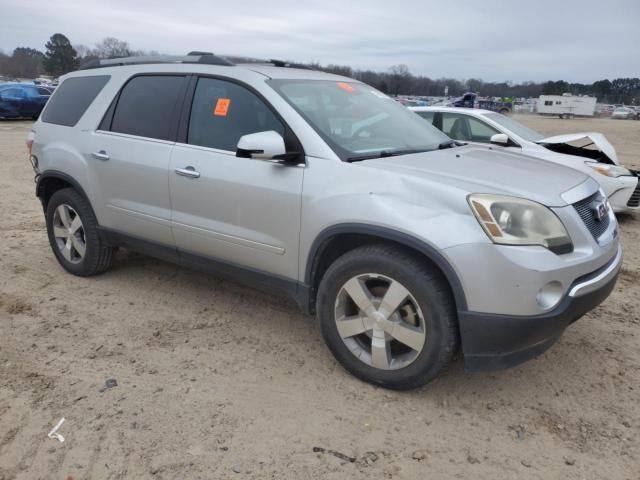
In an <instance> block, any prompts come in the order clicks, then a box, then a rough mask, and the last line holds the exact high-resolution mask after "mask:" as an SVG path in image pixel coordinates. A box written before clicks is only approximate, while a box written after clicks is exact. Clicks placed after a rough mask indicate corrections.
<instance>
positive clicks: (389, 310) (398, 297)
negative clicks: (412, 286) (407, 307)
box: [378, 281, 409, 318]
mask: <svg viewBox="0 0 640 480" xmlns="http://www.w3.org/2000/svg"><path fill="white" fill-rule="evenodd" d="M408 296H409V290H407V289H406V288H405V287H403V286H402V285H401V284H400V282H395V281H392V282H391V284H390V285H389V288H388V289H387V292H386V293H385V294H384V297H383V298H382V302H381V303H380V308H378V312H380V313H381V314H383V315H384V318H389V317H390V316H391V315H392V314H393V313H394V312H395V311H396V310H397V309H398V307H399V306H400V305H402V303H403V302H404V301H405V300H406V299H407V297H408Z"/></svg>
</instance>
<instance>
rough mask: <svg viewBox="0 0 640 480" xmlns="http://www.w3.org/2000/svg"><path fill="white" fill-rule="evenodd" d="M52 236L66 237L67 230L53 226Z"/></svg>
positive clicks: (67, 234)
mask: <svg viewBox="0 0 640 480" xmlns="http://www.w3.org/2000/svg"><path fill="white" fill-rule="evenodd" d="M53 236H54V237H55V238H64V239H66V238H67V237H68V236H69V230H67V229H66V228H64V227H58V226H55V225H54V226H53Z"/></svg>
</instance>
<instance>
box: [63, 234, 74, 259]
mask: <svg viewBox="0 0 640 480" xmlns="http://www.w3.org/2000/svg"><path fill="white" fill-rule="evenodd" d="M71 246H72V243H71V238H70V237H67V241H66V242H65V244H64V247H63V248H62V256H63V257H64V258H66V259H67V260H68V261H71Z"/></svg>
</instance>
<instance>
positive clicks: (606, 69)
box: [0, 0, 640, 82]
mask: <svg viewBox="0 0 640 480" xmlns="http://www.w3.org/2000/svg"><path fill="white" fill-rule="evenodd" d="M56 32H60V33H64V34H65V35H66V36H67V37H69V39H70V40H71V43H73V44H84V45H87V46H91V47H93V46H94V44H95V43H96V42H98V41H99V40H101V39H102V38H103V37H106V36H113V37H117V38H119V39H121V40H125V41H127V42H129V44H130V46H131V47H132V48H134V49H145V50H158V51H161V52H163V53H176V54H183V53H186V52H187V51H189V50H206V51H212V52H215V53H226V54H235V55H244V56H253V57H259V58H281V59H288V60H295V61H300V62H308V61H317V62H320V63H322V64H325V65H326V64H329V63H333V64H341V65H351V66H353V67H356V68H362V69H373V70H377V71H384V70H387V69H388V67H389V66H391V65H396V64H401V63H404V64H406V65H407V66H408V67H409V70H410V71H411V72H412V73H414V74H423V75H427V76H430V77H432V78H439V77H445V76H447V77H454V78H459V79H467V78H472V77H473V78H481V79H483V80H487V81H490V80H512V81H517V82H519V81H524V80H534V81H540V80H548V79H554V80H559V79H564V80H567V81H576V82H593V81H594V80H599V79H602V78H610V79H612V78H616V77H638V76H640V50H639V48H640V0H608V1H606V2H605V1H601V0H582V1H577V0H576V1H574V0H553V1H548V0H534V1H524V0H517V1H514V0H502V1H500V0H478V1H475V0H456V1H442V0H366V1H353V0H352V1H349V0H340V1H334V0H323V1H315V0H314V1H305V0H297V1H296V0H234V1H215V0H182V1H178V0H100V1H99V0H45V1H34V0H0V49H2V50H4V51H5V52H6V53H10V52H11V51H12V50H13V49H14V48H15V47H17V46H28V47H33V48H37V49H40V50H44V44H45V42H46V41H47V39H48V38H49V37H50V36H51V35H52V34H53V33H56Z"/></svg>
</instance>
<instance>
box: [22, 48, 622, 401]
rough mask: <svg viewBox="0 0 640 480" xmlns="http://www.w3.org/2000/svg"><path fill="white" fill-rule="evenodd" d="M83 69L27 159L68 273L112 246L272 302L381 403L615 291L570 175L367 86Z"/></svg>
mask: <svg viewBox="0 0 640 480" xmlns="http://www.w3.org/2000/svg"><path fill="white" fill-rule="evenodd" d="M90 67H91V68H89V69H86V70H81V71H78V72H73V73H71V74H69V75H66V76H64V77H63V78H62V82H61V84H60V86H59V87H58V88H57V89H56V91H55V93H54V94H53V97H52V98H51V101H50V102H49V103H48V104H47V107H46V108H45V110H44V112H43V114H42V116H41V117H40V119H39V120H38V122H36V123H35V124H34V126H33V130H32V132H31V134H30V135H29V138H28V142H27V145H28V147H29V148H30V152H29V153H30V160H31V163H32V165H33V167H34V170H35V172H36V179H37V186H36V193H37V195H38V197H39V198H40V200H41V202H42V206H43V209H44V213H45V220H46V226H47V227H46V228H47V232H48V236H49V243H50V246H51V249H52V251H53V254H54V255H55V257H56V259H57V260H58V261H59V263H60V264H61V265H62V267H63V268H64V269H66V270H67V271H69V272H70V273H72V274H75V275H79V276H89V275H95V274H98V273H100V272H103V271H105V270H106V269H108V268H109V267H110V266H111V264H112V263H113V259H114V252H115V249H116V248H117V247H118V246H126V247H127V248H133V249H135V250H140V251H143V252H146V253H148V254H151V255H156V256H158V257H161V258H164V259H167V260H171V261H174V262H177V263H180V264H182V265H185V266H189V267H193V268H199V269H204V270H206V271H211V272H214V273H217V274H218V275H224V276H229V277H231V278H234V279H236V280H241V281H244V282H249V283H251V284H253V285H255V286H258V287H259V288H263V289H272V290H276V291H280V292H285V293H287V294H289V295H291V296H292V297H293V298H294V299H295V300H296V301H297V303H298V304H299V305H300V306H301V308H302V309H303V310H304V311H305V312H308V313H315V314H316V315H317V317H318V319H319V323H320V329H321V331H322V334H323V336H324V338H325V341H326V343H327V345H328V347H329V349H330V350H331V351H332V353H333V354H334V356H335V357H336V359H337V360H338V361H339V362H340V363H341V364H342V365H343V366H344V367H345V368H346V369H347V370H348V371H350V372H351V373H353V374H354V375H356V376H358V377H360V378H362V379H364V380H366V381H369V382H372V383H375V384H378V385H382V386H384V387H388V388H398V389H406V388H414V387H417V386H419V385H422V384H424V383H426V382H428V381H430V380H432V379H433V378H435V377H436V376H437V375H438V373H439V372H440V371H441V370H442V369H443V368H444V367H445V366H446V365H447V364H448V363H449V362H450V361H451V360H452V358H453V356H454V354H455V353H456V351H457V350H458V348H459V345H460V344H461V346H462V352H463V354H464V358H465V365H466V368H467V369H469V370H476V371H477V370H495V369H500V368H506V367H509V366H513V365H516V364H518V363H521V362H524V361H526V360H528V359H530V358H532V357H534V356H536V355H539V354H540V353H542V352H543V351H544V350H546V349H547V348H549V347H550V346H551V345H552V344H553V343H554V342H555V341H556V340H557V339H558V338H559V337H560V336H561V334H562V332H563V331H564V330H565V329H566V328H567V327H568V326H569V325H570V324H571V323H573V322H574V321H575V320H577V319H578V318H579V317H581V316H582V315H584V314H585V313H586V312H588V311H590V310H591V309H593V308H594V307H595V306H596V305H598V304H599V303H601V302H602V301H603V300H604V299H605V298H606V297H607V296H608V295H609V293H610V292H611V291H612V289H613V288H614V285H615V282H616V278H617V275H618V272H619V270H620V266H621V262H622V251H621V248H620V244H619V238H618V228H617V223H616V218H615V216H614V215H613V213H612V211H611V209H610V208H609V204H608V203H607V201H606V197H605V196H604V194H603V193H602V190H601V189H600V188H599V186H598V184H597V182H595V181H593V179H591V178H589V177H588V176H586V175H584V174H583V173H580V172H578V171H576V170H573V169H570V168H566V167H563V166H560V165H555V164H553V163H551V162H545V161H542V160H537V161H536V160H532V159H530V158H525V157H523V156H521V155H517V154H515V153H513V152H508V151H496V150H491V149H489V148H487V147H484V146H475V145H468V146H458V145H456V143H455V142H453V141H452V140H450V139H449V138H448V137H447V136H446V135H445V134H443V133H442V132H440V131H439V130H437V129H436V128H433V127H432V126H430V125H428V124H427V123H426V122H424V121H423V120H422V119H420V118H419V117H417V116H416V115H414V114H413V113H411V112H410V111H409V110H408V109H407V108H405V107H403V106H402V105H400V104H399V103H398V102H396V101H394V100H393V99H391V98H389V97H388V96H387V95H384V94H383V93H381V92H379V91H377V90H375V89H373V88H372V87H370V86H368V85H365V84H363V83H360V82H358V81H355V80H353V79H350V78H346V77H341V76H336V75H331V74H328V73H324V72H317V71H312V70H308V69H299V68H291V67H290V66H289V65H288V64H287V63H285V62H275V61H271V62H265V63H263V64H259V63H251V64H238V63H236V64H232V63H230V62H229V61H228V60H226V59H225V58H221V57H217V56H215V55H212V54H207V55H204V54H197V55H196V54H193V55H188V56H185V57H178V58H176V57H153V58H149V57H142V58H140V59H136V58H129V59H123V58H118V59H113V60H100V61H96V62H93V63H92V64H91V65H90ZM159 99H161V101H159ZM265 320H266V319H265V318H256V319H255V321H256V322H260V321H265ZM282 334H283V335H286V332H285V331H283V332H282Z"/></svg>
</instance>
